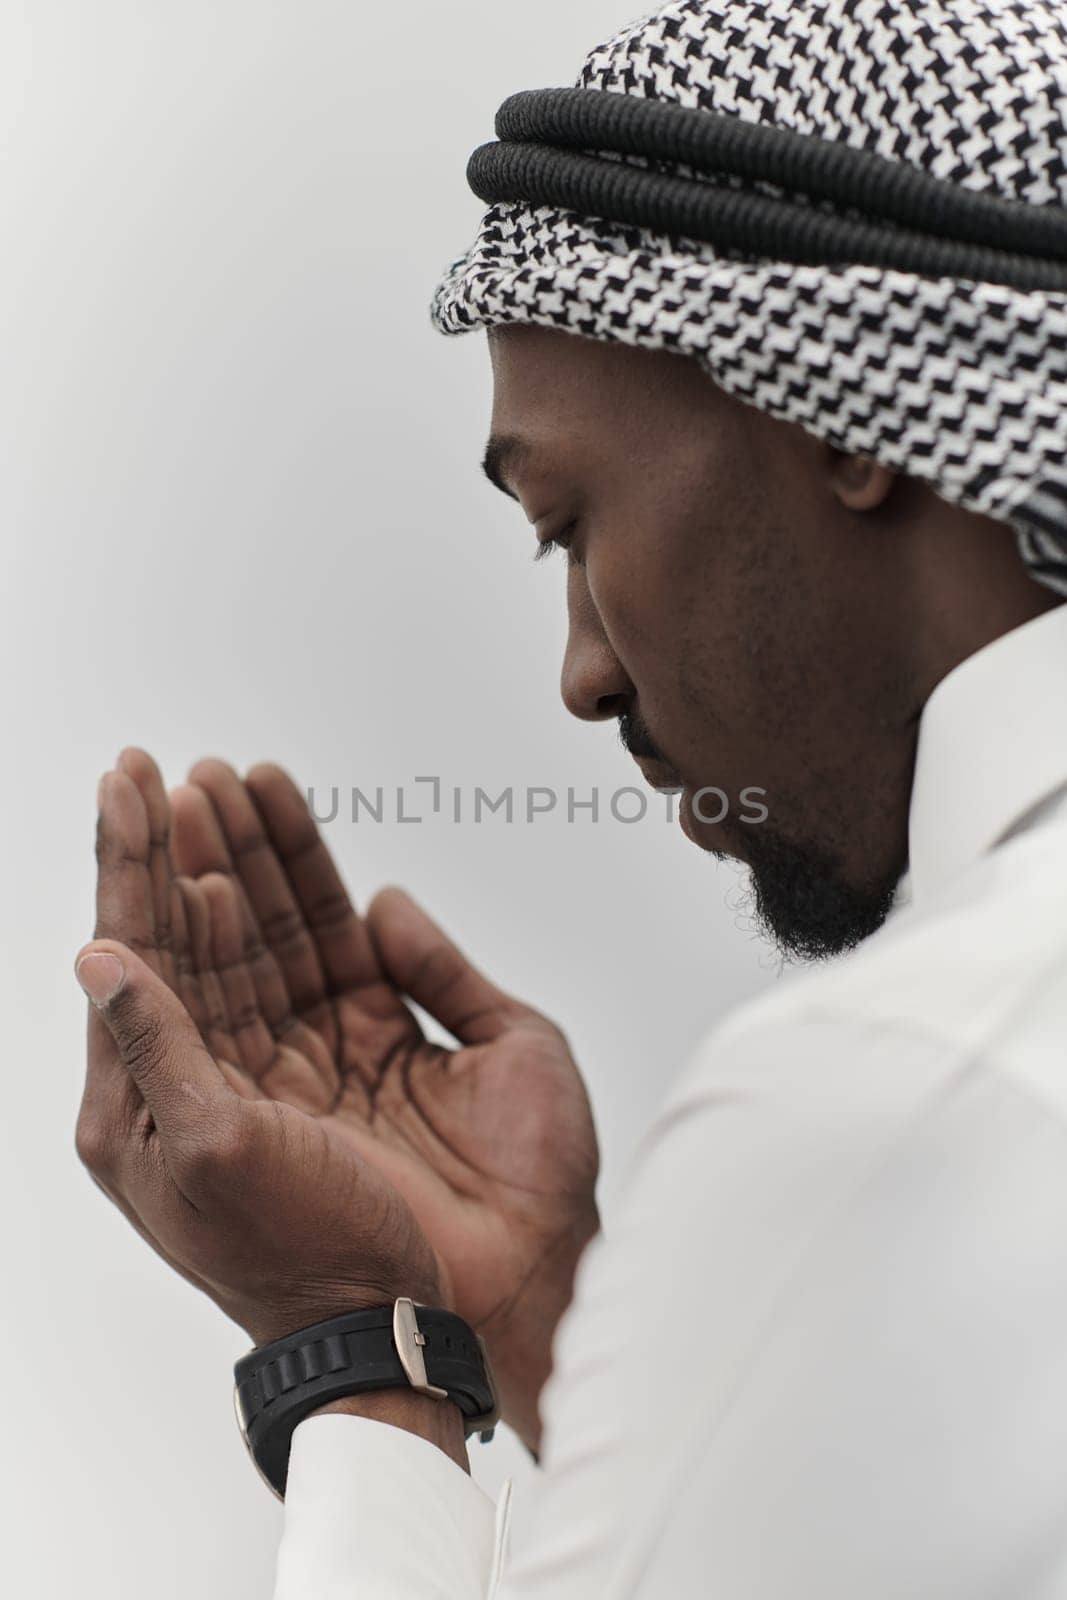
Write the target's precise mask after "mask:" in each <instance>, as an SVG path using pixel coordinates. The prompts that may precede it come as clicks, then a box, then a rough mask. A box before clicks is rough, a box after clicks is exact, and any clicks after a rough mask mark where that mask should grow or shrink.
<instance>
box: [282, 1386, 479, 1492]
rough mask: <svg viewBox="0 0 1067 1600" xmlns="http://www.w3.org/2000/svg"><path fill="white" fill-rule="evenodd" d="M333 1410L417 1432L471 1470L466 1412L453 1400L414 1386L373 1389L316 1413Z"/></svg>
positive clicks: (466, 1469)
mask: <svg viewBox="0 0 1067 1600" xmlns="http://www.w3.org/2000/svg"><path fill="white" fill-rule="evenodd" d="M330 1413H334V1414H337V1415H342V1416H350V1417H368V1418H370V1419H371V1420H372V1421H374V1422H385V1423H388V1424H389V1425H390V1426H391V1427H394V1428H403V1429H404V1431H405V1432H406V1433H414V1434H416V1435H417V1436H418V1437H419V1438H421V1439H426V1440H428V1441H429V1442H430V1444H435V1445H436V1446H437V1447H438V1449H439V1450H443V1451H444V1453H445V1455H447V1456H450V1457H451V1458H452V1460H453V1461H454V1462H455V1463H456V1465H457V1466H459V1467H462V1468H463V1470H464V1472H467V1473H469V1472H470V1461H469V1458H468V1456H467V1441H466V1438H465V1435H464V1420H463V1413H462V1411H461V1410H460V1409H459V1407H458V1406H457V1405H455V1404H453V1402H452V1401H451V1400H435V1399H433V1398H432V1397H431V1396H430V1395H424V1394H419V1393H418V1392H417V1391H416V1390H414V1389H400V1388H396V1389H373V1390H370V1391H368V1392H367V1393H365V1394H350V1395H344V1396H343V1397H342V1398H341V1399H340V1400H332V1401H330V1403H329V1404H328V1405H325V1406H320V1407H319V1409H318V1410H317V1411H314V1412H312V1416H316V1417H322V1416H327V1415H329V1414H330Z"/></svg>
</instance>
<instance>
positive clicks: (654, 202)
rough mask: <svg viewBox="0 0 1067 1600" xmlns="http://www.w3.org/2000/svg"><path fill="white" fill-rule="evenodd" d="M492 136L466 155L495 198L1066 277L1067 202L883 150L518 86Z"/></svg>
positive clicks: (779, 242) (786, 256)
mask: <svg viewBox="0 0 1067 1600" xmlns="http://www.w3.org/2000/svg"><path fill="white" fill-rule="evenodd" d="M496 133H497V142H494V143H490V144H484V145H480V146H479V147H478V149H477V150H475V151H474V153H473V155H472V156H471V158H470V161H469V162H468V165H467V181H468V183H469V184H470V186H471V188H472V189H473V190H474V193H475V194H476V195H478V196H479V198H481V199H482V200H485V201H487V202H489V203H494V202H496V201H499V200H518V201H524V202H526V203H527V204H531V205H549V206H559V207H563V208H564V209H566V210H570V211H576V212H580V213H582V214H584V215H586V216H595V217H600V218H603V219H604V220H606V221H609V222H621V223H630V224H634V225H636V226H639V227H645V228H650V229H652V230H654V231H655V232H658V233H664V234H673V235H681V236H683V237H685V238H689V239H695V240H700V241H703V242H705V243H708V244H711V245H714V246H717V247H718V248H720V249H726V250H738V251H741V252H743V253H744V254H745V255H746V256H755V257H761V256H767V257H772V258H774V259H777V260H782V261H791V262H796V263H806V264H811V265H845V264H856V265H868V266H875V267H887V268H895V269H897V270H899V271H902V272H910V273H915V274H918V275H921V276H924V277H954V278H969V279H975V280H977V281H980V282H985V283H997V284H1004V285H1007V286H1009V287H1011V288H1016V289H1046V290H1067V209H1065V208H1063V207H1061V206H1055V205H1040V206H1038V205H1027V204H1026V203H1025V202H1023V201H1018V200H1009V199H1006V198H1003V197H1001V196H999V195H989V194H982V193H976V192H975V191H973V190H969V189H963V188H961V187H960V186H959V185H958V184H955V183H952V182H950V181H948V180H946V179H944V178H934V177H931V176H930V175H929V174H928V173H924V172H920V171H919V170H918V169H917V168H915V167H911V166H906V165H905V164H904V163H902V162H898V161H894V160H892V159H891V158H889V157H887V156H883V155H879V154H877V153H876V152H875V151H872V150H864V149H860V148H857V147H854V146H850V145H845V144H841V143H838V142H836V141H833V140H828V139H823V138H819V137H816V136H814V135H810V134H801V133H794V132H792V131H791V130H789V129H783V128H773V127H768V126H765V125H763V124H760V123H755V122H747V121H743V120H741V119H740V118H738V117H736V116H731V115H729V114H727V113H724V112H716V111H706V110H703V109H697V108H690V107H689V106H680V105H676V104H671V103H670V102H667V101H659V100H644V99H638V98H637V97H636V96H634V95H629V94H616V93H612V92H610V91H606V90H603V89H567V88H564V89H528V90H523V91H521V92H520V93H518V94H513V95H511V96H509V98H508V99H507V100H505V101H504V103H503V105H502V106H501V107H500V110H499V111H498V112H497V115H496ZM590 147H592V149H593V150H607V151H614V152H616V153H618V154H619V155H623V156H626V155H636V156H642V157H645V158H647V159H649V160H655V161H666V162H681V163H684V164H685V165H686V166H688V167H690V168H692V169H693V170H694V171H697V172H700V173H704V174H706V175H708V176H709V177H723V176H732V177H739V178H743V179H746V180H748V181H750V182H751V181H753V180H762V181H765V182H768V183H772V184H775V185H777V186H778V187H780V188H783V189H787V190H791V191H793V192H794V193H799V194H803V195H806V196H807V197H808V198H809V199H810V200H828V201H831V202H833V203H834V204H836V205H839V206H843V207H851V208H853V209H854V210H858V211H860V212H862V213H864V216H863V217H860V218H855V217H847V216H837V215H834V214H833V213H831V212H827V211H825V210H818V209H815V208H814V207H812V206H811V205H810V204H805V203H803V202H797V201H796V200H793V199H790V198H788V197H784V198H783V197H779V196H776V195H768V194H763V193H755V192H746V191H744V190H739V189H736V188H726V187H721V186H715V185H713V184H709V183H707V182H702V181H701V180H700V179H693V178H686V177H679V176H677V175H676V174H672V173H669V172H663V171H656V170H654V169H652V168H645V167H637V166H631V165H629V164H627V163H625V162H623V161H618V160H613V159H611V157H602V156H599V155H596V154H593V153H590Z"/></svg>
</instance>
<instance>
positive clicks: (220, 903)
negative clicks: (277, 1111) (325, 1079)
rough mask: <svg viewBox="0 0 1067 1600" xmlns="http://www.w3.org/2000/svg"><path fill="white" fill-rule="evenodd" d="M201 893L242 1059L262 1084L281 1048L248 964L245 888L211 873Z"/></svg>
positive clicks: (212, 949) (242, 1064) (234, 1036)
mask: <svg viewBox="0 0 1067 1600" xmlns="http://www.w3.org/2000/svg"><path fill="white" fill-rule="evenodd" d="M199 889H200V893H201V894H202V896H203V899H204V903H205V905H206V907H207V911H208V916H209V919H210V923H211V952H212V962H213V965H214V970H215V974H216V976H217V978H218V982H219V987H220V989H221V991H222V996H223V1000H224V1002H225V1005H226V1014H227V1017H228V1019H229V1030H230V1034H231V1035H232V1037H233V1040H234V1044H235V1046H236V1051H237V1057H236V1059H237V1060H238V1061H239V1062H240V1064H241V1066H242V1067H243V1068H244V1070H245V1071H246V1072H247V1073H248V1074H249V1075H250V1076H251V1077H252V1078H254V1079H256V1080H257V1081H258V1080H259V1079H260V1078H262V1077H263V1075H264V1074H265V1073H266V1072H267V1071H268V1070H269V1068H270V1066H271V1063H272V1062H273V1060H274V1057H275V1053H276V1048H277V1047H276V1044H275V1040H274V1035H273V1034H272V1033H271V1031H270V1028H269V1027H268V1026H267V1024H266V1022H265V1020H264V1018H263V1014H262V1012H261V1011H260V1009H259V997H258V995H257V993H256V986H255V983H254V981H253V978H252V974H251V972H250V971H249V968H248V963H247V961H246V959H245V931H244V924H243V922H242V917H241V906H240V902H239V900H238V893H239V886H238V885H237V884H235V882H234V879H233V878H228V877H226V876H224V874H222V873H221V872H209V873H207V874H206V875H205V876H204V877H203V878H201V879H200V883H199Z"/></svg>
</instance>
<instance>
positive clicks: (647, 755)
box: [619, 711, 670, 767]
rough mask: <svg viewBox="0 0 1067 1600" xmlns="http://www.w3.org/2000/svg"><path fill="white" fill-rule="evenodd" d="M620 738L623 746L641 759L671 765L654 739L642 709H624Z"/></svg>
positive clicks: (666, 765)
mask: <svg viewBox="0 0 1067 1600" xmlns="http://www.w3.org/2000/svg"><path fill="white" fill-rule="evenodd" d="M619 738H620V740H621V741H622V747H623V749H624V750H625V751H627V752H628V753H629V754H630V755H632V756H634V757H635V758H636V759H638V760H641V761H656V762H658V763H659V764H660V765H661V766H664V767H669V766H670V762H669V761H668V760H667V758H666V756H665V755H664V754H663V752H662V750H661V749H660V748H659V746H658V745H657V743H656V741H655V740H654V739H653V737H652V735H651V733H649V731H648V728H647V726H646V724H645V720H644V718H643V717H642V715H641V713H640V711H624V712H622V714H621V715H620V717H619Z"/></svg>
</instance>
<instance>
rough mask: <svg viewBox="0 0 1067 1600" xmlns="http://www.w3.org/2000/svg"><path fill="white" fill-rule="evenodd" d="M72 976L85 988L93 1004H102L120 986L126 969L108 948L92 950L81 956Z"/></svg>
mask: <svg viewBox="0 0 1067 1600" xmlns="http://www.w3.org/2000/svg"><path fill="white" fill-rule="evenodd" d="M74 976H75V977H76V978H77V980H78V982H79V983H80V984H81V986H82V988H83V989H84V990H85V992H86V994H87V995H88V996H89V999H90V1000H91V1001H92V1002H93V1005H94V1006H103V1005H106V1004H107V1002H108V1001H109V1000H110V999H111V997H112V995H115V994H117V993H118V992H119V990H120V989H121V988H122V985H123V984H124V983H125V981H126V969H125V967H124V966H123V965H122V962H121V961H120V960H119V958H118V956H113V955H112V954H111V953H110V951H108V950H94V951H93V953H92V954H91V955H87V956H82V958H81V960H80V961H79V962H78V965H77V966H76V967H75V969H74Z"/></svg>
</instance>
